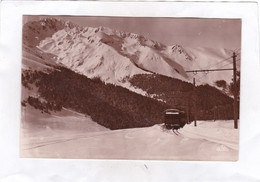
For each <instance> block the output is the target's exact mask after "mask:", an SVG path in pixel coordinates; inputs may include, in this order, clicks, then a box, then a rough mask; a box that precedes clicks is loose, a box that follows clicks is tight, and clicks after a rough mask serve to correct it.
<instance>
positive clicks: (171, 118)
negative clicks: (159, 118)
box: [164, 109, 187, 130]
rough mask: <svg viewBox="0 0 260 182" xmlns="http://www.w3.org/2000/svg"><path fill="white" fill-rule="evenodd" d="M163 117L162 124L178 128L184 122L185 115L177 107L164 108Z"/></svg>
mask: <svg viewBox="0 0 260 182" xmlns="http://www.w3.org/2000/svg"><path fill="white" fill-rule="evenodd" d="M164 117H165V118H164V124H165V126H166V128H167V129H173V130H178V129H180V128H182V127H183V126H184V125H185V124H186V118H187V115H186V113H185V112H184V111H181V110H179V109H167V110H165V113H164Z"/></svg>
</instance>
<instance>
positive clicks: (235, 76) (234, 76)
mask: <svg viewBox="0 0 260 182" xmlns="http://www.w3.org/2000/svg"><path fill="white" fill-rule="evenodd" d="M232 57H233V84H234V128H235V129H237V128H238V122H237V119H238V108H237V68H236V57H237V55H236V53H235V52H233V56H232Z"/></svg>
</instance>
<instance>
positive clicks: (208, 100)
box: [20, 15, 242, 161]
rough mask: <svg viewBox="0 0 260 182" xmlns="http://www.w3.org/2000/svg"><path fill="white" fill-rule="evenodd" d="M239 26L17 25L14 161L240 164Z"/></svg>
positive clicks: (190, 22) (105, 21) (63, 21)
mask: <svg viewBox="0 0 260 182" xmlns="http://www.w3.org/2000/svg"><path fill="white" fill-rule="evenodd" d="M241 26H242V21H241V19H239V18H237V19H230V18H229V19H228V18H186V17H183V18H180V17H178V18H177V17H176V18H174V17H123V16H121V17H119V16H118V17H117V16H68V15H66V16H65V15H59V16H58V15H55V16H54V15H23V23H22V60H21V62H22V64H21V70H22V71H21V121H20V122H21V123H20V157H22V158H61V159H65V158H66V159H117V160H118V159H123V160H174V161H176V160H177V161H237V160H238V159H239V157H238V156H239V131H240V70H241V69H240V67H241V66H240V62H241Z"/></svg>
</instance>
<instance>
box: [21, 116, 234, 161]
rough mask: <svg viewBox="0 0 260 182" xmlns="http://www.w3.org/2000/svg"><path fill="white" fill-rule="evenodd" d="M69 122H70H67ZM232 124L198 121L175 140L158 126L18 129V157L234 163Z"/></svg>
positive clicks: (172, 135) (169, 133)
mask: <svg viewBox="0 0 260 182" xmlns="http://www.w3.org/2000/svg"><path fill="white" fill-rule="evenodd" d="M50 119H51V118H50ZM46 120H48V119H46ZM55 120H57V119H55V118H53V124H55V123H57V121H55ZM66 120H67V119H66ZM69 121H70V122H72V120H71V119H69ZM49 122H50V121H49ZM60 122H62V119H60ZM84 122H85V124H84V125H89V126H91V125H92V124H90V123H91V121H88V120H85V121H84ZM89 122H90V123H89ZM232 123H233V122H232V121H216V122H207V121H203V122H202V121H201V122H198V126H197V127H196V128H195V127H194V126H193V125H192V124H191V125H186V126H185V127H184V128H183V129H181V130H180V131H179V132H180V134H179V135H178V136H177V135H175V134H174V133H173V132H172V131H168V130H167V131H166V130H163V129H162V127H161V125H155V126H153V127H148V128H134V129H124V130H113V131H111V130H102V129H101V130H99V131H96V130H86V131H84V130H78V131H76V130H70V132H66V131H65V130H62V129H55V128H49V129H44V128H42V129H40V130H38V131H37V130H28V129H27V128H26V127H25V125H22V128H21V133H22V135H23V137H22V141H21V149H22V150H21V155H22V157H40V158H53V157H57V158H89V159H93V158H94V159H163V160H228V161H230V160H231V161H235V160H237V159H238V130H234V129H233V127H232V126H233V125H232ZM64 124H66V125H67V123H65V122H64ZM61 125H62V123H61ZM84 125H83V126H84ZM29 131H30V133H28V132H29ZM50 132H51V133H52V135H50Z"/></svg>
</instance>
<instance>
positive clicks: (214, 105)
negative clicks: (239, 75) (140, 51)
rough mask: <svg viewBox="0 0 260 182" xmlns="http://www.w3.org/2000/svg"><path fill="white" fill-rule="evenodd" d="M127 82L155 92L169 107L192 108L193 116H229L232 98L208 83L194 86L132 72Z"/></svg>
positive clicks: (151, 92) (187, 109) (149, 91)
mask: <svg viewBox="0 0 260 182" xmlns="http://www.w3.org/2000/svg"><path fill="white" fill-rule="evenodd" d="M130 82H131V84H132V85H134V86H135V87H138V88H141V89H143V90H144V91H146V92H147V93H148V94H150V95H153V94H155V95H156V96H155V97H156V98H158V99H162V100H164V101H166V103H167V104H168V105H170V107H173V108H181V109H183V110H185V111H186V112H188V113H189V114H190V115H193V116H194V115H195V112H196V115H197V119H201V120H209V119H232V118H233V99H232V98H231V97H229V96H227V95H226V94H224V93H222V92H221V91H219V90H218V89H216V88H215V87H212V86H210V85H207V84H206V85H200V86H197V87H195V88H194V86H193V85H192V84H191V83H188V82H184V81H181V80H178V79H174V78H170V77H167V76H163V75H157V74H150V75H148V74H142V75H135V76H134V77H133V78H132V79H130ZM219 84H223V83H219ZM195 104H196V111H195ZM191 117H192V116H191Z"/></svg>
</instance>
